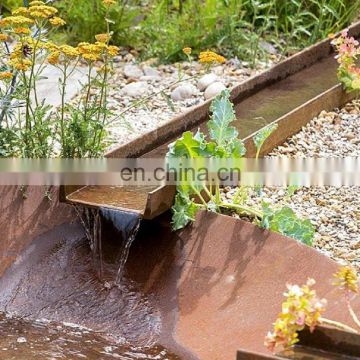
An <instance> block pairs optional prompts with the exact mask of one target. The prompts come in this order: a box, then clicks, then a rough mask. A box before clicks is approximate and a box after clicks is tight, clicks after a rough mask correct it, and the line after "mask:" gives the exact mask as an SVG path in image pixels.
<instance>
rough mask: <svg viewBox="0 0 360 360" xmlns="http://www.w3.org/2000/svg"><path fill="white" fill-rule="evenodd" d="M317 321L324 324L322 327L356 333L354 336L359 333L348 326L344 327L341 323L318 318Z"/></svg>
mask: <svg viewBox="0 0 360 360" xmlns="http://www.w3.org/2000/svg"><path fill="white" fill-rule="evenodd" d="M319 321H320V323H321V324H324V325H329V326H331V327H336V328H338V329H341V330H345V331H349V332H352V333H356V334H358V333H359V332H358V331H357V330H356V329H354V328H352V327H350V326H347V325H345V324H343V323H341V322H338V321H334V320H330V319H326V318H323V317H320V319H319Z"/></svg>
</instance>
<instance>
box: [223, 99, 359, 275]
mask: <svg viewBox="0 0 360 360" xmlns="http://www.w3.org/2000/svg"><path fill="white" fill-rule="evenodd" d="M359 108H360V102H359V101H353V102H352V103H349V104H347V105H346V106H345V107H344V108H343V109H341V110H335V111H332V112H322V113H321V114H320V115H319V116H318V117H316V118H314V119H313V120H312V121H311V122H310V123H309V124H308V125H306V126H305V127H304V128H303V129H302V130H301V131H300V132H299V133H298V134H296V135H294V136H292V137H291V138H289V139H288V140H287V141H286V143H285V144H284V145H282V146H279V147H277V148H276V149H274V150H273V152H271V153H270V154H269V156H273V157H275V156H288V157H293V158H295V157H297V158H299V157H300V158H302V157H338V158H339V157H345V156H354V157H355V156H360V110H359ZM226 191H227V192H226ZM235 191H236V189H226V190H225V194H224V196H226V197H227V198H231V197H232V195H233V194H234V192H235ZM262 199H265V200H266V201H270V202H271V203H272V204H273V205H274V206H278V205H279V206H283V205H287V206H289V207H291V208H292V209H293V210H294V211H295V212H296V213H297V215H298V216H300V217H302V218H309V219H310V220H311V222H312V223H313V224H314V226H315V228H316V234H315V239H314V247H315V248H317V249H319V250H320V251H322V252H324V253H325V254H327V255H328V256H330V257H331V258H333V259H335V260H337V261H339V262H341V263H344V262H346V263H351V264H352V265H353V266H354V267H355V268H356V269H357V271H358V272H360V188H359V187H355V186H352V187H348V186H343V187H332V186H324V187H301V188H299V189H298V190H296V192H295V194H293V195H292V196H290V195H289V194H288V193H287V190H286V189H285V188H270V187H269V188H265V189H263V195H262ZM247 203H248V205H252V206H255V207H257V206H260V203H261V197H259V196H258V194H257V193H255V192H254V191H253V190H250V196H249V198H248V200H247Z"/></svg>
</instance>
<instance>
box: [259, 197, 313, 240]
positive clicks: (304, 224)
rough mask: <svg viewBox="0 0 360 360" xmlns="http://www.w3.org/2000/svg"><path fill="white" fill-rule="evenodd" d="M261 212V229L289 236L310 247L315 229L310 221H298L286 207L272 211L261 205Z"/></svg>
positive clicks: (267, 206)
mask: <svg viewBox="0 0 360 360" xmlns="http://www.w3.org/2000/svg"><path fill="white" fill-rule="evenodd" d="M263 211H264V217H263V219H262V222H261V225H262V227H264V228H265V229H270V230H272V231H276V232H279V233H281V234H283V235H286V236H290V237H292V238H294V239H296V240H298V241H301V242H303V243H304V244H306V245H309V246H311V245H312V239H313V237H314V233H315V229H314V226H313V225H312V224H311V222H310V220H307V219H306V220H302V219H299V218H298V217H297V216H296V214H295V213H294V211H293V210H291V209H290V208H289V207H287V206H285V207H283V208H282V209H280V210H277V211H273V210H271V209H270V207H269V205H267V204H263Z"/></svg>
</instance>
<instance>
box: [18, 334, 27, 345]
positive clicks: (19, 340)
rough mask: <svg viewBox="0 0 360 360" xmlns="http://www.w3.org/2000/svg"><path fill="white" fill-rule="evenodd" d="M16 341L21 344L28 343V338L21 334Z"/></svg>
mask: <svg viewBox="0 0 360 360" xmlns="http://www.w3.org/2000/svg"><path fill="white" fill-rule="evenodd" d="M16 342H18V343H19V344H22V343H26V338H24V337H23V336H20V337H18V338H17V340H16Z"/></svg>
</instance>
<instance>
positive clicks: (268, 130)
mask: <svg viewBox="0 0 360 360" xmlns="http://www.w3.org/2000/svg"><path fill="white" fill-rule="evenodd" d="M277 127H278V125H277V124H270V125H268V126H265V127H264V128H262V129H261V130H259V131H258V132H257V133H256V135H255V136H254V138H253V141H254V144H255V146H256V150H257V151H258V152H260V150H261V148H262V146H263V145H264V142H265V140H266V139H267V138H268V137H269V136H270V135H271V134H272V133H273V132H274V131H275V130H276V129H277Z"/></svg>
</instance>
